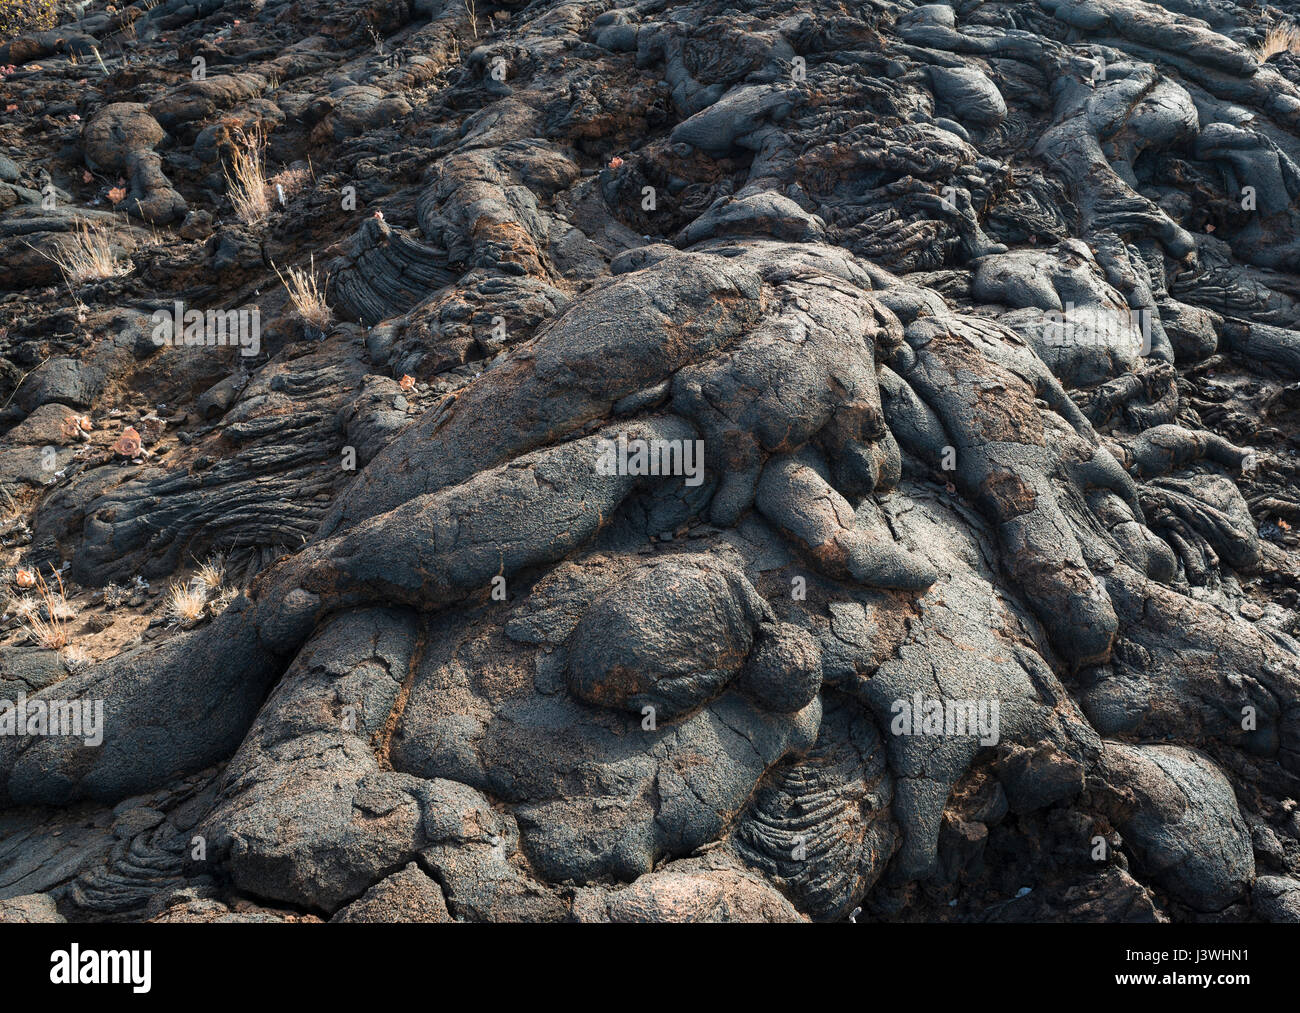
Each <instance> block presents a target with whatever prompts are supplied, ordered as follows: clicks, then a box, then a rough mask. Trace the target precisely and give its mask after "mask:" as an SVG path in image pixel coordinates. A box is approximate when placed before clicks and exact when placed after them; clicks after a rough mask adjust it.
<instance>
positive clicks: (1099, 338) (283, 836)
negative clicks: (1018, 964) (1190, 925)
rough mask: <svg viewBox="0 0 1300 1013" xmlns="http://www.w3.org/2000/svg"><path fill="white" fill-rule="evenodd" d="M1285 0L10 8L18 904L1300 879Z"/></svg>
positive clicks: (912, 908)
mask: <svg viewBox="0 0 1300 1013" xmlns="http://www.w3.org/2000/svg"><path fill="white" fill-rule="evenodd" d="M69 16H70V17H72V16H74V15H72V14H70V15H69ZM1280 19H1281V13H1280V12H1279V10H1278V9H1277V8H1272V7H1270V8H1256V7H1250V8H1246V7H1239V6H1237V5H1231V4H1220V3H1217V2H1210V0H1205V2H1200V0H1197V2H1180V3H1168V4H1152V3H1146V2H1143V0H1037V2H1034V3H1012V2H993V3H984V4H968V3H954V4H946V3H939V4H915V3H912V2H910V0H871V2H870V3H867V4H862V5H856V6H854V5H850V6H849V7H845V6H842V5H836V4H827V3H822V2H820V0H814V2H812V3H807V4H801V5H799V6H798V8H797V9H795V8H787V7H782V6H781V5H773V4H768V3H755V4H748V5H745V6H744V8H743V10H736V9H734V8H732V7H728V6H727V5H726V4H724V3H719V2H717V0H684V2H680V3H670V4H666V5H665V4H663V3H659V2H628V3H621V4H619V5H615V6H611V5H610V4H609V3H608V2H606V0H579V2H564V3H560V2H554V0H541V2H539V3H535V4H532V5H529V6H526V5H521V4H517V3H486V4H480V5H478V6H475V5H473V4H470V5H465V4H462V3H460V2H459V0H456V2H450V0H448V2H443V0H420V2H418V3H415V4H413V5H407V4H397V5H393V4H376V3H373V2H370V0H336V2H334V3H330V4H324V3H320V2H318V0H305V2H292V3H291V2H289V0H266V2H265V3H262V2H260V0H259V2H257V3H256V4H250V3H247V2H244V0H202V2H198V3H196V2H194V0H163V2H162V3H158V4H153V5H151V6H150V5H131V6H128V7H126V8H124V9H120V10H119V9H117V8H116V7H113V8H112V9H110V8H108V7H107V6H105V5H104V4H102V3H100V2H98V0H95V2H92V3H90V4H88V5H84V6H82V7H78V8H77V9H76V12H75V20H73V21H69V22H68V23H67V24H63V25H61V26H60V28H59V31H57V32H40V33H34V34H31V35H26V36H22V37H19V38H16V39H12V40H0V67H5V70H4V72H3V73H2V74H0V109H3V110H4V114H3V115H4V118H3V119H2V120H0V260H2V261H3V264H4V268H5V269H4V271H3V273H2V274H0V289H2V290H3V291H0V434H3V435H0V440H2V441H3V443H4V449H5V451H6V453H5V454H4V455H2V456H3V462H0V580H3V581H5V582H6V583H7V585H8V589H9V591H10V592H11V595H10V597H11V598H12V600H8V599H7V600H6V603H5V605H4V612H3V618H0V921H23V922H37V921H57V920H61V919H66V920H70V921H76V920H82V919H132V920H152V921H157V922H199V921H202V922H210V921H218V922H239V921H327V920H328V921H337V922H373V921H404V922H432V923H436V922H451V921H579V922H647V921H702V922H707V921H780V922H797V921H806V920H825V921H834V920H843V919H846V918H848V917H851V916H852V917H857V918H867V919H876V920H928V919H934V920H960V921H968V922H989V921H1055V920H1078V921H1135V922H1137V921H1146V922H1152V921H1169V920H1202V919H1203V920H1251V919H1253V920H1267V921H1275V922H1294V921H1297V920H1300V806H1298V803H1297V800H1300V643H1298V642H1297V639H1296V636H1297V634H1298V633H1300V611H1298V610H1300V527H1297V526H1298V525H1300V463H1298V459H1297V449H1298V446H1297V437H1296V433H1297V425H1298V424H1300V282H1298V280H1297V279H1298V277H1300V245H1298V244H1300V240H1298V239H1297V234H1298V233H1300V210H1298V209H1297V200H1300V168H1298V166H1300V60H1297V58H1296V57H1295V56H1294V55H1293V54H1290V53H1285V52H1284V53H1279V54H1272V55H1269V56H1265V55H1263V54H1261V53H1260V52H1259V51H1258V50H1257V48H1256V47H1257V46H1258V44H1259V43H1260V42H1261V41H1262V40H1263V37H1264V34H1265V32H1266V30H1267V29H1268V28H1269V27H1271V26H1273V25H1274V24H1275V23H1277V22H1278V21H1279V20H1280ZM8 64H12V65H13V68H12V72H10V71H9V69H8V67H7V65H8ZM250 152H251V153H252V154H253V156H254V162H255V164H256V165H257V166H259V167H260V169H261V170H262V172H263V174H264V176H265V177H266V178H265V181H264V184H263V183H258V184H257V185H256V186H254V187H253V189H252V191H251V192H250V193H248V194H244V195H242V196H244V197H252V198H253V201H252V205H257V206H255V207H253V209H252V210H249V206H250V205H249V201H247V200H244V201H238V200H236V199H235V198H238V197H240V196H241V194H240V193H239V187H238V185H237V184H234V183H232V182H231V180H232V178H234V177H236V176H238V174H239V173H238V166H239V164H240V160H241V158H243V157H245V156H247V155H248V154H249V153H250ZM259 207H260V209H259ZM87 243H93V244H94V246H93V248H90V247H87V246H86V245H85V244H87ZM79 251H80V252H79ZM91 253H94V254H95V257H90V256H89V255H90V254H91ZM78 257H80V260H78ZM70 258H71V259H70ZM74 261H76V263H74ZM295 272H306V275H307V276H308V277H311V278H314V279H315V282H316V289H315V296H316V297H315V298H314V299H313V292H312V291H311V290H310V287H309V288H308V290H306V291H304V290H303V289H302V288H301V286H300V284H299V283H298V282H296V281H295V279H299V278H301V277H302V275H300V274H297V273H295ZM189 311H194V312H196V313H197V317H196V318H194V319H193V320H192V319H191V317H190V316H188V315H187V313H188V312H189ZM160 315H161V316H160ZM160 319H161V320H163V321H168V320H171V321H172V326H171V329H170V330H167V331H165V333H164V332H162V331H160V330H159V326H160V324H159V321H160ZM160 335H162V336H160ZM166 335H173V336H174V340H173V339H170V338H168V337H167V336H166ZM128 427H129V428H128ZM217 556H219V557H220V564H221V565H220V566H219V567H217V568H216V569H215V570H213V569H211V568H209V569H208V570H206V571H198V572H196V571H194V567H195V566H197V564H199V563H201V562H203V561H205V560H209V559H210V558H211V557H217ZM205 572H206V574H207V576H206V577H205V576H204V573H205ZM37 573H39V574H40V575H41V577H42V579H45V578H47V577H48V578H49V579H51V580H53V579H55V578H54V576H53V575H54V574H55V573H59V574H60V575H61V578H62V579H63V580H65V581H66V582H67V586H66V587H65V588H64V594H63V596H64V597H65V598H66V599H67V601H68V603H70V604H68V608H70V609H72V610H73V611H75V610H76V609H77V608H85V609H88V610H92V611H93V614H92V615H91V616H90V619H89V620H88V621H85V622H83V621H82V619H81V618H75V619H73V618H68V617H67V616H64V618H63V619H61V620H60V619H59V618H58V616H55V615H53V613H51V612H50V606H49V605H48V604H47V605H45V606H42V605H41V603H40V602H39V601H37V598H36V591H35V590H34V589H35V586H36V585H35V576H34V574H37ZM214 573H215V576H214ZM168 581H175V583H174V585H173V586H171V587H170V588H169V589H166V590H163V587H164V585H165V583H166V582H168ZM151 582H153V584H151ZM155 585H157V586H155ZM218 585H220V586H218ZM187 587H189V588H190V589H191V591H192V593H193V594H195V595H197V596H198V606H197V607H196V608H191V609H190V610H189V612H186V611H185V608H184V601H185V596H184V592H185V591H186V588H187ZM160 592H161V593H160ZM42 607H44V608H45V609H46V612H44V613H42V612H41V611H40V609H41V608H42ZM101 609H102V611H101ZM60 614H62V613H60ZM33 617H36V618H37V619H40V620H42V621H44V622H47V623H48V622H51V621H54V622H55V626H56V627H58V626H59V624H60V623H64V624H65V625H66V628H65V629H64V633H65V634H66V636H64V637H63V638H62V639H63V641H65V642H59V643H54V642H51V640H50V637H49V636H48V635H45V636H44V639H42V633H41V629H43V628H44V627H41V626H40V624H39V623H36V622H33ZM20 696H21V697H22V698H23V700H24V701H25V706H28V707H30V706H31V705H32V704H33V702H34V703H35V704H36V705H37V706H38V707H40V708H46V709H45V710H43V711H42V713H43V714H44V718H42V719H41V720H39V721H36V723H32V721H34V720H35V719H31V720H29V719H28V716H27V715H28V712H27V711H24V719H23V723H22V724H21V726H20V724H19V722H18V721H17V719H16V717H15V718H13V720H11V723H10V724H9V725H6V724H5V721H6V714H7V713H9V714H13V713H14V709H10V710H9V711H8V712H7V711H6V707H7V701H9V700H14V701H16V700H17V699H18V698H19V697H20ZM74 703H75V704H76V705H77V707H78V708H80V707H81V705H82V704H85V705H86V706H88V707H91V708H92V710H93V708H94V707H95V706H100V707H102V710H101V711H100V712H99V713H101V714H102V726H101V727H100V728H99V731H101V732H102V740H101V737H100V736H99V735H90V734H78V735H73V734H64V733H63V732H61V731H59V729H57V728H55V729H54V731H53V733H51V727H52V726H51V724H50V722H51V721H55V720H56V717H61V716H65V715H66V714H69V713H71V705H72V704H74ZM65 704H66V706H65ZM78 712H79V713H80V710H79V711H78ZM91 712H92V711H86V712H85V713H87V714H89V713H91ZM29 725H30V727H31V729H32V730H31V732H30V733H29V730H28V726H29ZM84 731H85V729H83V732H84ZM855 912H858V913H857V914H855Z"/></svg>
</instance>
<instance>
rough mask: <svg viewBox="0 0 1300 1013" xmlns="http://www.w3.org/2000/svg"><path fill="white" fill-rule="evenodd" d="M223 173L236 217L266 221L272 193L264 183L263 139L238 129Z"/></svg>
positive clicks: (250, 223) (245, 220)
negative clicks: (228, 164)
mask: <svg viewBox="0 0 1300 1013" xmlns="http://www.w3.org/2000/svg"><path fill="white" fill-rule="evenodd" d="M225 176H226V192H227V193H228V194H229V196H230V203H231V204H233V205H234V206H235V217H236V218H238V219H239V220H240V221H241V222H243V223H244V224H245V225H257V224H258V223H260V222H264V221H266V219H267V216H269V215H270V213H271V197H270V192H269V190H268V188H267V185H266V141H265V139H264V138H263V137H261V136H254V137H249V136H248V135H246V134H243V133H239V134H238V135H237V136H236V138H235V150H234V152H233V153H232V154H231V156H230V166H229V167H228V168H227V169H226V170H225Z"/></svg>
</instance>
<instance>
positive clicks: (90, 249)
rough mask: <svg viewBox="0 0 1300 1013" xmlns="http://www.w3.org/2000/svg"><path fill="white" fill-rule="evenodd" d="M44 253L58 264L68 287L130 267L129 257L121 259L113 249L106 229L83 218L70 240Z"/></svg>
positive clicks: (124, 271) (127, 269)
mask: <svg viewBox="0 0 1300 1013" xmlns="http://www.w3.org/2000/svg"><path fill="white" fill-rule="evenodd" d="M46 256H47V257H48V259H50V260H52V261H53V262H54V263H55V264H57V265H58V267H59V270H60V271H61V272H63V277H64V280H65V281H67V283H68V285H69V286H70V287H71V286H73V285H84V284H86V282H88V281H98V280H100V279H101V278H116V277H118V276H119V275H123V274H126V273H127V272H129V271H130V270H131V264H130V261H125V260H122V259H121V258H120V257H119V256H118V255H117V253H116V252H114V250H113V240H112V236H111V234H110V233H109V231H108V229H107V228H105V227H104V226H103V225H101V224H99V223H98V222H90V221H86V220H85V219H82V220H81V221H80V222H79V223H78V225H77V229H76V231H74V232H73V233H72V241H71V242H65V243H63V244H61V245H60V246H59V247H58V252H57V253H55V254H53V255H52V256H51V255H49V254H46Z"/></svg>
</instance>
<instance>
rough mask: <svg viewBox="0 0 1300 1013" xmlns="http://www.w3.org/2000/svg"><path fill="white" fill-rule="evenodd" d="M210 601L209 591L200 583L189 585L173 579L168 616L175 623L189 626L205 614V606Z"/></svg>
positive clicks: (169, 595)
mask: <svg viewBox="0 0 1300 1013" xmlns="http://www.w3.org/2000/svg"><path fill="white" fill-rule="evenodd" d="M207 603H208V592H207V590H206V589H205V588H204V587H203V586H202V585H200V584H195V583H191V584H190V585H189V586H186V585H185V584H182V583H180V582H179V581H172V584H171V587H170V588H169V589H168V594H167V618H168V619H169V620H170V621H171V622H173V623H179V624H180V625H182V626H188V625H189V624H190V623H193V622H197V621H198V620H199V618H200V617H201V616H202V615H203V607H204V606H205V605H207Z"/></svg>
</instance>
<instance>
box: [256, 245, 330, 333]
mask: <svg viewBox="0 0 1300 1013" xmlns="http://www.w3.org/2000/svg"><path fill="white" fill-rule="evenodd" d="M271 266H272V267H275V265H274V264H272V265H271ZM275 273H276V274H277V275H279V278H280V282H281V284H283V285H284V287H285V290H286V291H287V292H288V293H289V300H290V301H291V302H292V303H293V308H294V309H295V310H296V311H297V313H298V316H299V317H301V318H302V321H303V323H305V324H307V325H309V326H311V327H314V328H316V330H318V331H325V330H328V329H329V325H330V324H332V323H333V322H334V311H333V310H332V309H330V308H329V304H328V303H326V301H325V285H324V284H321V283H318V282H317V281H316V256H315V254H313V255H312V258H311V267H310V269H309V270H306V271H304V270H303V269H302V268H299V267H291V268H289V270H288V272H287V274H281V273H280V269H279V268H278V267H275Z"/></svg>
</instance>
